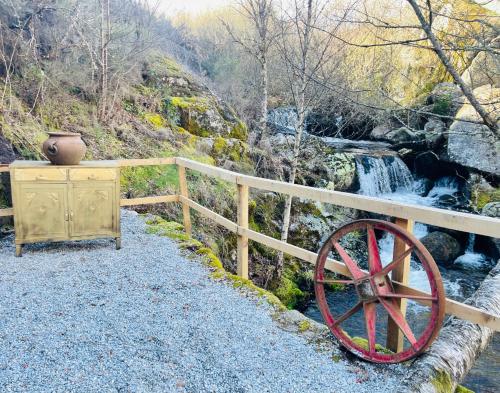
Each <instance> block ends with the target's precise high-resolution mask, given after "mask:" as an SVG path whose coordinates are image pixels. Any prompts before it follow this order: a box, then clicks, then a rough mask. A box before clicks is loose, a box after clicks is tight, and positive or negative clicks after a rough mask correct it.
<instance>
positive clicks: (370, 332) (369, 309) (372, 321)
mask: <svg viewBox="0 0 500 393" xmlns="http://www.w3.org/2000/svg"><path fill="white" fill-rule="evenodd" d="M363 308H364V311H365V325H366V334H367V336H368V349H369V350H370V354H372V353H375V343H376V342H377V341H376V340H377V334H376V323H377V303H364V305H363Z"/></svg>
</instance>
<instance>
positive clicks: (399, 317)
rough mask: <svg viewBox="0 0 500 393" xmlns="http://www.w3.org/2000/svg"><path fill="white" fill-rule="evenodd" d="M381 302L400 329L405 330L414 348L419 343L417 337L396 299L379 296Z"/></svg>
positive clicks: (404, 332)
mask: <svg viewBox="0 0 500 393" xmlns="http://www.w3.org/2000/svg"><path fill="white" fill-rule="evenodd" d="M379 300H380V303H382V305H383V306H384V308H385V309H386V310H387V313H388V314H389V316H390V317H391V319H392V320H393V321H394V322H395V323H396V325H398V327H399V329H401V331H402V332H403V334H404V335H405V337H406V338H407V339H408V341H409V342H410V344H411V346H412V347H413V349H414V350H416V348H415V344H416V343H417V340H416V339H415V336H414V335H413V332H412V330H411V328H410V326H409V325H408V322H406V318H405V317H404V315H403V314H402V313H401V310H400V309H399V307H398V305H397V304H396V303H395V299H389V300H388V299H384V298H379Z"/></svg>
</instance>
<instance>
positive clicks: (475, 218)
mask: <svg viewBox="0 0 500 393" xmlns="http://www.w3.org/2000/svg"><path fill="white" fill-rule="evenodd" d="M118 163H119V166H120V167H134V166H150V165H177V167H178V174H179V185H180V187H179V195H164V196H153V197H146V198H136V199H122V200H121V202H120V204H121V206H133V205H146V204H157V203H171V202H179V203H181V204H182V211H183V221H184V227H185V230H186V232H187V233H188V234H191V231H192V226H191V215H190V209H193V210H196V211H197V212H198V213H200V214H201V215H202V216H204V217H206V218H209V219H211V220H213V221H214V222H216V223H217V224H219V225H221V226H223V227H224V228H226V229H227V230H229V231H231V232H233V233H235V234H236V235H237V238H238V243H237V248H238V250H237V256H238V257H237V274H238V275H239V276H241V277H243V278H248V241H249V240H252V241H255V242H257V243H260V244H263V245H265V246H267V247H270V248H272V249H275V250H278V251H282V252H284V253H286V254H289V255H291V256H294V257H296V258H299V259H301V260H304V261H306V262H309V263H311V264H315V263H316V258H317V254H316V253H315V252H312V251H308V250H305V249H303V248H300V247H296V246H294V245H291V244H288V243H286V242H282V241H280V240H278V239H275V238H272V237H270V236H267V235H264V234H262V233H259V232H256V231H253V230H251V229H250V228H249V226H248V198H249V189H250V188H255V189H258V190H263V191H271V192H277V193H282V194H287V195H292V196H294V197H300V198H304V199H311V200H314V201H319V202H323V203H330V204H333V205H337V206H342V207H346V208H352V209H358V210H364V211H367V212H372V213H378V214H383V215H387V216H391V217H394V218H396V223H397V225H399V226H401V227H403V228H404V229H406V230H409V231H411V230H412V228H413V223H414V222H421V223H423V224H429V225H434V226H438V227H443V228H448V229H453V230H457V231H463V232H469V233H475V234H479V235H485V236H490V237H494V238H500V219H497V218H491V217H485V216H479V215H473V214H468V213H461V212H454V211H449V210H443V209H437V208H432V207H423V206H415V205H409V204H405V203H400V202H393V201H387V200H383V199H379V198H373V197H368V196H362V195H356V194H351V193H345V192H338V191H329V190H324V189H318V188H314V187H307V186H300V185H295V184H290V183H285V182H281V181H276V180H270V179H264V178H259V177H254V176H248V175H242V174H239V173H236V172H231V171H228V170H225V169H222V168H217V167H214V166H210V165H206V164H202V163H199V162H196V161H192V160H188V159H186V158H180V157H178V158H173V157H172V158H154V159H137V160H119V161H118ZM186 169H190V170H194V171H197V172H200V173H202V174H205V175H208V176H211V177H215V178H218V179H221V180H224V181H227V182H230V183H233V184H235V185H236V187H237V191H238V193H237V197H238V201H237V205H238V212H237V213H238V214H237V222H233V221H231V220H229V219H227V218H225V217H223V216H221V215H219V214H217V213H215V212H213V211H211V210H210V209H208V208H206V207H204V206H201V205H200V204H198V203H196V202H195V201H193V200H192V199H190V198H189V194H188V187H187V180H186ZM8 171H9V168H8V167H7V166H0V173H1V172H8ZM13 214H14V213H13V210H12V209H0V217H2V216H12V215H13ZM395 243H396V244H395V245H394V255H400V254H401V252H402V251H401V248H402V247H405V245H404V244H403V243H399V242H398V241H396V242H395ZM325 268H327V269H328V270H330V271H332V272H335V273H339V274H342V275H344V276H349V277H350V276H351V274H350V272H349V270H348V269H347V268H346V266H345V265H344V264H343V263H342V262H338V261H335V260H333V259H328V260H327V263H326V266H325ZM409 268H410V256H408V257H407V259H406V260H405V261H404V263H402V264H400V265H399V268H398V269H397V270H396V269H395V270H394V271H393V273H392V280H393V283H394V287H395V289H396V290H397V291H398V292H399V293H402V294H406V295H413V296H429V294H428V293H426V292H423V291H420V290H417V289H414V288H411V287H409V286H408V280H409ZM415 301H417V302H419V303H421V304H423V305H429V304H430V302H429V301H427V300H422V299H415ZM400 307H401V309H402V311H403V312H404V311H405V307H406V306H405V303H404V302H402V303H401V304H400ZM446 313H447V314H450V315H454V316H456V317H458V318H461V319H464V320H467V321H470V322H473V323H475V324H480V325H484V326H486V327H489V328H491V329H493V330H495V331H500V317H499V316H497V315H492V314H490V313H488V312H487V311H485V310H481V309H478V308H475V307H472V306H470V305H467V304H464V303H460V302H457V301H454V300H451V299H446ZM390 321H391V320H390ZM387 337H388V343H387V345H388V347H389V348H390V349H393V350H399V349H400V348H401V346H402V343H403V335H402V333H401V332H400V331H399V329H398V327H397V326H396V325H395V324H392V325H391V323H389V327H388V333H387Z"/></svg>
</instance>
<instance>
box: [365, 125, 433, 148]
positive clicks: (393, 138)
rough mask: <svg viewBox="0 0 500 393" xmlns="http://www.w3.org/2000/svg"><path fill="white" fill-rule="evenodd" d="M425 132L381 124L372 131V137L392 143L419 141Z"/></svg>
mask: <svg viewBox="0 0 500 393" xmlns="http://www.w3.org/2000/svg"><path fill="white" fill-rule="evenodd" d="M423 136H424V134H423V133H421V132H414V131H412V130H410V129H409V128H407V127H399V128H391V127H390V126H389V125H385V124H382V125H379V126H377V127H375V128H374V129H373V130H372V132H371V133H370V138H371V139H374V140H377V141H385V142H389V143H392V144H398V143H405V142H417V141H420V140H422V139H423Z"/></svg>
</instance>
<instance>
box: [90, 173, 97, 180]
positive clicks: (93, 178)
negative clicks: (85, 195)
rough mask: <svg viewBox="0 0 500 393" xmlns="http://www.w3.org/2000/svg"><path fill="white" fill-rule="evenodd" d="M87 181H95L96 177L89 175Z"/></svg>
mask: <svg viewBox="0 0 500 393" xmlns="http://www.w3.org/2000/svg"><path fill="white" fill-rule="evenodd" d="M88 179H89V180H96V179H97V176H96V175H94V174H91V175H89V177H88Z"/></svg>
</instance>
